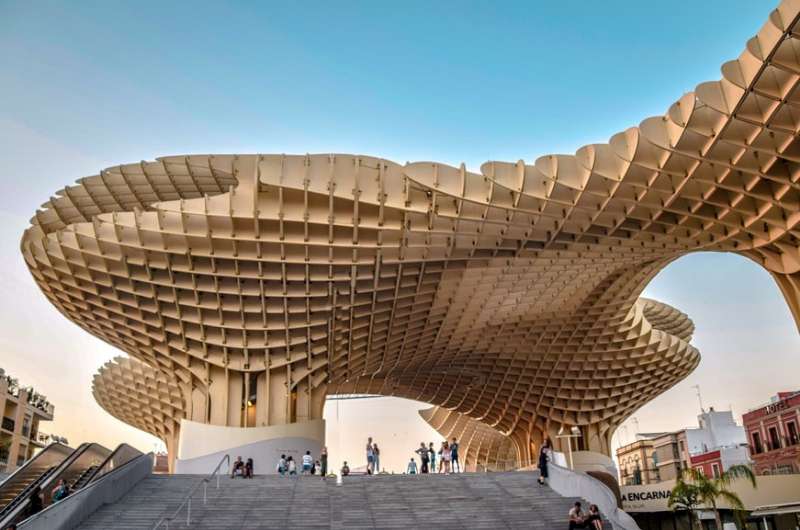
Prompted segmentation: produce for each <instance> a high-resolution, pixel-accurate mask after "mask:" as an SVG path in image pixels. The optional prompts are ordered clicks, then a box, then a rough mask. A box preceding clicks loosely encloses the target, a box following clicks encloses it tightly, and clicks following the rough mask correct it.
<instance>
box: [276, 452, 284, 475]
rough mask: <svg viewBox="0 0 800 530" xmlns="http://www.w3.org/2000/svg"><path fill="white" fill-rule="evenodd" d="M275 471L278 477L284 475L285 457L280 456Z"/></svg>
mask: <svg viewBox="0 0 800 530" xmlns="http://www.w3.org/2000/svg"><path fill="white" fill-rule="evenodd" d="M276 469H277V471H278V473H279V474H280V476H284V475H285V474H286V455H281V458H280V460H278V465H277V466H276Z"/></svg>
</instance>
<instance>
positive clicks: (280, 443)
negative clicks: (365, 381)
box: [175, 420, 325, 474]
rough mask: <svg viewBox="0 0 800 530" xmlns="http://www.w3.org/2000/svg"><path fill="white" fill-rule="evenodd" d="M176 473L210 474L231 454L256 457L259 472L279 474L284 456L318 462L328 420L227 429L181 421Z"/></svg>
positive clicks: (256, 470)
mask: <svg viewBox="0 0 800 530" xmlns="http://www.w3.org/2000/svg"><path fill="white" fill-rule="evenodd" d="M180 432H181V434H180V440H179V441H178V456H177V458H176V460H175V473H179V474H180V473H185V474H208V473H210V472H211V471H213V470H214V467H215V466H216V465H217V464H218V463H219V461H220V460H221V459H222V457H223V455H225V454H229V455H231V461H233V460H234V459H235V458H236V457H237V456H241V457H242V459H243V460H247V459H248V458H252V459H253V461H254V462H255V473H257V474H266V473H275V467H276V464H277V462H278V458H280V455H281V454H285V455H287V456H289V455H291V456H292V457H293V458H294V459H295V460H298V461H299V460H300V458H301V456H302V455H303V454H305V452H306V451H311V454H312V455H314V458H315V459H316V458H317V457H318V455H319V453H320V451H321V450H322V446H323V444H324V441H325V421H324V420H312V421H306V422H300V423H290V424H287V425H273V426H269V427H246V428H245V427H225V426H220V425H208V424H204V423H198V422H194V421H190V420H181V431H180Z"/></svg>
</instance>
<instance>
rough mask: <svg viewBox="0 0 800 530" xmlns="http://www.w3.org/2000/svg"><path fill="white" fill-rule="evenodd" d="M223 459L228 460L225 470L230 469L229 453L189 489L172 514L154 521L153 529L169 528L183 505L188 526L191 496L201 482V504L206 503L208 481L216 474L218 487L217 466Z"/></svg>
mask: <svg viewBox="0 0 800 530" xmlns="http://www.w3.org/2000/svg"><path fill="white" fill-rule="evenodd" d="M225 461H227V462H228V470H227V471H230V468H231V455H225V456H223V457H222V459H221V460H220V461H219V464H217V467H215V468H214V471H212V472H211V473H210V474H209V475H208V476H207V477H203V480H201V481H200V482H198V483H197V484H195V485H194V487H193V488H192V489H191V490H190V491H189V494H188V495H187V496H186V498H184V499H183V502H182V503H181V504H180V506H178V507H177V508H176V509H175V511H174V512H172V515H167V516H165V517H162V518H161V519H159V521H158V523H156V525H155V526H154V527H153V530H156V529H157V528H161V526H162V525H163V526H164V528H166V529H167V530H169V523H170V522H171V521H174V520H175V519H177V517H178V514H180V513H181V510H183V507H184V506H186V526H189V525H190V524H191V522H192V497H193V496H194V494H195V492H196V491H197V488H199V487H200V485H201V484H202V485H203V506H205V505H206V503H207V502H208V483H209V482H211V480H212V479H213V478H214V476H216V477H217V489H219V468H220V467H222V463H223V462H225ZM227 471H226V472H227Z"/></svg>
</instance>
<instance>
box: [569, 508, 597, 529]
mask: <svg viewBox="0 0 800 530" xmlns="http://www.w3.org/2000/svg"><path fill="white" fill-rule="evenodd" d="M575 528H588V529H590V530H603V518H602V517H601V516H600V509H599V508H598V507H597V505H596V504H590V505H589V513H587V514H584V513H583V511H582V510H581V503H580V502H576V503H575V505H574V506H573V507H572V509H571V510H570V511H569V530H573V529H575Z"/></svg>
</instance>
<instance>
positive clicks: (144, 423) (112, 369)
mask: <svg viewBox="0 0 800 530" xmlns="http://www.w3.org/2000/svg"><path fill="white" fill-rule="evenodd" d="M92 394H93V395H94V398H95V400H96V401H97V403H98V404H99V405H100V406H101V407H103V409H105V411H106V412H108V413H109V414H111V415H112V416H114V417H115V418H117V419H118V420H120V421H123V422H125V423H127V424H129V425H132V426H134V427H136V428H137V429H141V430H143V431H145V432H148V433H150V434H152V435H153V436H155V437H157V438H160V439H161V440H162V441H163V442H164V444H165V445H166V447H167V451H168V452H169V454H170V455H171V456H174V455H175V450H176V449H177V442H178V435H179V433H180V421H181V419H183V418H184V417H185V413H184V401H183V394H182V393H181V389H180V388H179V387H178V385H177V384H176V382H175V381H174V379H173V378H172V377H170V375H169V374H167V373H165V372H163V371H161V370H156V369H154V368H152V367H150V366H148V365H146V364H145V363H142V362H140V361H137V360H136V359H132V358H129V357H115V358H114V359H113V360H111V361H108V362H107V363H106V364H104V365H103V366H102V367H100V369H99V370H98V371H97V373H96V374H95V376H94V380H93V381H92ZM169 460H170V468H171V466H172V458H170V459H169Z"/></svg>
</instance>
